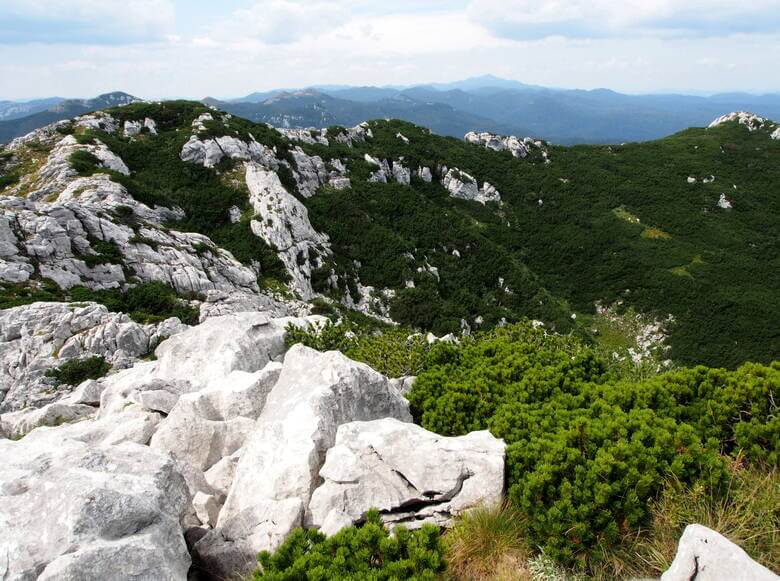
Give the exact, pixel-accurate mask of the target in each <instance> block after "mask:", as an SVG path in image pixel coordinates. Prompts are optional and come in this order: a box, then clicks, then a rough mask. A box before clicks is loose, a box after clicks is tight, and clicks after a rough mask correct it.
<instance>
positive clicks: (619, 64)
mask: <svg viewBox="0 0 780 581" xmlns="http://www.w3.org/2000/svg"><path fill="white" fill-rule="evenodd" d="M147 2H151V0H123V1H122V2H121V3H118V2H113V1H108V0H101V1H100V2H98V0H73V1H72V2H65V1H64V0H63V1H62V2H55V1H54V0H40V2H39V5H34V4H33V3H32V2H29V3H28V2H25V3H24V6H25V7H26V6H27V5H28V4H29V5H30V6H33V7H34V8H31V9H30V10H28V11H27V12H25V15H26V16H25V17H26V18H31V14H32V12H31V10H33V9H34V10H37V11H39V12H40V11H45V8H46V6H50V7H51V11H50V12H51V14H50V17H51V18H50V20H52V19H57V18H60V19H61V18H66V17H68V18H71V19H76V18H81V19H87V24H88V25H89V26H90V27H92V28H100V29H101V30H108V31H112V32H111V34H114V33H115V31H117V30H120V29H123V28H127V29H128V30H135V32H134V33H133V35H131V37H133V38H141V36H142V34H143V33H144V31H147V32H146V37H145V38H146V39H147V41H146V42H136V43H135V44H131V45H128V44H122V43H121V42H119V41H115V42H114V43H113V44H112V43H110V42H108V41H105V42H103V43H99V42H96V41H95V40H94V38H92V39H87V40H85V41H83V42H81V43H77V42H73V43H71V44H65V45H63V44H57V45H47V44H34V45H29V44H26V45H19V46H14V45H13V44H9V43H6V44H5V45H2V41H0V78H2V79H3V80H4V82H3V83H2V89H1V90H2V94H0V98H7V97H11V98H20V97H35V96H47V95H51V94H61V95H64V96H90V95H95V94H98V93H101V92H106V91H109V90H118V89H122V90H126V91H128V92H130V93H133V94H136V95H138V96H140V97H147V98H156V97H197V98H199V97H203V96H206V95H213V96H216V97H232V96H239V95H242V94H247V93H250V92H252V91H256V90H266V89H272V88H280V87H302V86H308V85H313V84H342V83H344V84H377V85H383V84H413V83H424V82H432V81H451V80H455V79H459V78H464V77H468V76H474V75H481V74H485V73H492V74H496V75H500V76H504V77H509V78H515V79H519V80H522V81H525V82H528V83H533V84H540V85H548V86H558V87H579V88H592V87H599V86H602V87H610V88H614V89H616V90H623V91H631V92H640V91H652V90H658V89H679V90H684V89H698V90H704V91H707V90H734V89H743V90H753V91H756V90H764V91H766V90H775V91H776V90H779V89H780V85H778V82H780V81H778V79H777V78H776V77H773V76H772V75H768V74H766V71H768V70H774V68H776V66H777V62H780V37H779V36H778V34H774V33H761V34H758V33H750V34H740V33H738V34H735V33H733V30H732V31H726V32H724V33H721V34H720V35H719V36H717V37H709V36H707V35H704V34H702V33H701V27H700V30H699V31H698V32H697V33H696V34H680V33H676V31H678V30H679V29H680V27H681V26H682V25H685V26H689V25H688V24H686V23H687V22H688V21H689V20H690V19H692V18H693V17H694V16H696V17H698V18H700V19H709V20H710V21H711V22H715V23H722V22H723V21H724V20H726V19H727V16H726V15H727V14H733V15H735V16H734V19H735V21H736V22H737V23H741V24H740V25H739V26H740V27H742V28H746V27H747V25H746V24H745V21H746V20H748V16H747V15H750V14H752V15H754V16H755V14H758V13H760V12H761V11H762V10H763V13H761V14H762V16H763V20H764V21H771V19H772V18H775V16H776V14H775V12H778V14H780V11H774V10H772V8H773V7H774V6H777V4H778V2H780V0H756V2H757V3H758V6H759V8H758V9H756V10H758V11H759V12H753V10H754V9H753V8H752V6H753V5H752V4H751V6H749V7H743V6H740V5H739V4H735V5H734V6H732V5H731V4H727V3H726V2H724V1H722V0H711V1H709V2H704V0H678V1H677V2H672V1H671V0H668V1H663V0H643V1H641V2H640V1H639V0H624V2H623V3H617V2H607V1H606V0H591V1H590V2H587V3H586V2H585V1H584V0H580V1H575V0H569V1H564V0H545V1H542V0H536V1H534V2H531V1H530V0H459V1H452V2H451V1H448V0H414V1H413V0H400V1H399V2H395V3H393V4H390V3H382V4H380V3H378V2H373V1H369V0H311V1H309V2H303V1H302V0H257V1H255V2H252V3H250V4H249V6H248V7H245V8H242V9H240V10H234V11H233V12H229V11H226V10H225V9H224V8H223V6H222V5H220V6H216V5H209V8H208V11H207V12H204V11H203V10H199V9H198V8H197V5H198V4H201V3H200V2H192V3H191V4H190V0H188V1H187V2H186V3H184V2H183V0H182V3H181V4H179V5H180V6H185V7H189V6H192V9H191V10H188V11H187V12H184V10H181V11H180V14H179V15H178V17H179V22H178V23H177V22H176V18H175V16H176V15H175V14H174V13H173V6H172V4H171V2H170V1H162V2H154V3H153V4H154V6H155V9H154V10H148V6H147V9H146V11H144V10H142V9H141V8H142V7H143V6H144V5H146V3H147ZM705 3H706V4H707V5H708V6H710V9H709V10H708V11H704V10H703V9H702V6H703V5H704V4H705ZM62 4H70V5H71V6H72V7H74V12H73V14H72V15H70V16H68V14H66V12H67V11H64V9H63V8H62ZM467 5H468V8H467ZM8 6H15V7H16V8H17V9H18V8H19V6H22V3H21V2H16V1H15V0H14V1H12V2H10V3H8V2H6V1H5V0H0V36H1V35H2V30H3V15H4V14H5V13H6V12H4V11H6V10H7V7H8ZM202 6H203V5H202V4H201V7H202ZM761 7H763V8H761ZM76 8H77V9H76ZM91 8H94V9H95V10H96V12H94V13H90V9H91ZM729 11H733V12H729ZM18 12H19V10H17V13H18ZM110 12H112V13H111V14H109V13H110ZM147 12H150V13H151V15H150V14H147ZM737 12H738V13H739V15H736V14H737ZM90 14H91V15H90ZM16 17H17V18H18V17H19V15H18V14H17V16H16ZM101 19H102V20H101ZM756 20H758V19H757V18H756ZM184 21H186V22H187V24H186V25H183V24H182V23H183V22H184ZM87 24H82V27H84V26H87ZM712 26H714V25H712ZM735 26H736V25H735ZM90 30H91V29H90ZM529 30H532V32H527V31H529ZM713 30H714V29H713ZM36 31H37V32H35V33H34V34H38V35H39V36H40V35H41V34H42V33H41V32H40V27H37V25H36ZM670 31H675V34H671V33H670ZM103 34H104V36H105V34H106V33H105V32H103ZM713 34H714V33H713ZM116 35H117V36H118V37H119V38H121V35H120V33H119V32H116ZM149 40H153V41H154V42H149ZM681 55H683V58H681ZM721 63H722V65H721ZM7 79H11V81H10V82H9V81H7Z"/></svg>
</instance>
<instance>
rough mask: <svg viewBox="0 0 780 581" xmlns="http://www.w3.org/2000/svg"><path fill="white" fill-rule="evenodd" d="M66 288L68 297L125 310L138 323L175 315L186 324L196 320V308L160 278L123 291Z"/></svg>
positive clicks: (112, 308) (155, 320)
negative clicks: (158, 280) (159, 280)
mask: <svg viewBox="0 0 780 581" xmlns="http://www.w3.org/2000/svg"><path fill="white" fill-rule="evenodd" d="M69 292H70V300H73V301H95V302H98V303H101V304H104V305H106V307H108V309H109V310H111V311H116V312H123V313H128V314H129V315H130V316H131V317H132V318H133V319H134V320H136V321H138V322H139V323H156V322H159V321H163V320H165V319H167V318H169V317H178V318H179V320H181V322H182V323H186V324H188V325H194V324H196V323H197V322H198V310H197V309H196V308H194V307H191V306H189V305H188V304H187V303H186V302H184V301H183V300H182V299H180V298H179V297H178V296H177V294H176V291H175V290H173V289H172V288H171V287H169V286H168V285H166V284H163V283H161V282H147V283H143V284H139V285H136V286H134V287H131V288H130V289H128V290H127V291H126V292H124V293H123V292H121V291H118V290H103V291H93V290H90V289H87V288H85V287H75V288H72V289H70V291H69Z"/></svg>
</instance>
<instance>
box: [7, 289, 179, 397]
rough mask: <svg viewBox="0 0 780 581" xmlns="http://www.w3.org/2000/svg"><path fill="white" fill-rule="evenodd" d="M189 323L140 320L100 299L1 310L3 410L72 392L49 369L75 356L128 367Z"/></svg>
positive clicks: (37, 304) (171, 320) (170, 320)
mask: <svg viewBox="0 0 780 581" xmlns="http://www.w3.org/2000/svg"><path fill="white" fill-rule="evenodd" d="M184 328H186V326H185V325H182V324H181V323H180V322H179V320H178V319H169V320H167V321H164V322H162V323H159V324H156V325H140V324H138V323H136V322H135V321H133V320H131V319H130V318H129V317H128V316H127V315H125V314H124V313H111V312H109V311H108V309H107V308H106V307H105V306H103V305H99V304H95V303H82V304H70V303H33V304H31V305H25V306H21V307H15V308H13V309H6V310H3V311H0V411H3V412H10V411H19V410H22V409H24V408H26V407H41V406H42V405H44V404H47V403H52V402H53V401H56V400H58V399H60V398H61V397H63V396H64V395H66V394H67V393H68V389H67V388H63V387H59V388H57V387H56V386H55V383H54V382H53V380H52V379H50V378H47V377H46V372H47V371H49V370H51V369H53V368H55V367H58V366H60V365H62V364H63V363H64V362H66V361H69V360H71V359H79V358H84V357H90V356H100V357H104V358H105V359H106V361H108V362H109V363H110V364H112V365H113V366H115V367H120V368H121V367H126V366H128V365H130V364H131V363H132V362H134V361H135V360H137V359H138V358H139V357H141V356H143V355H146V354H147V353H149V352H150V351H151V350H152V349H153V347H154V346H155V345H156V344H157V343H159V342H160V341H162V340H163V339H165V338H167V337H170V336H171V335H174V334H176V333H178V332H180V331H181V330H182V329H184Z"/></svg>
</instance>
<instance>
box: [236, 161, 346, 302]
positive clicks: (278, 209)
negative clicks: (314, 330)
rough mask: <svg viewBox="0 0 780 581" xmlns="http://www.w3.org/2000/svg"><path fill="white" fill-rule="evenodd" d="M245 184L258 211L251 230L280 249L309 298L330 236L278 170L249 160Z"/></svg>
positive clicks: (299, 289) (298, 288)
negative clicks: (311, 217)
mask: <svg viewBox="0 0 780 581" xmlns="http://www.w3.org/2000/svg"><path fill="white" fill-rule="evenodd" d="M246 185H247V187H248V188H249V201H250V203H251V204H252V207H253V209H254V211H255V213H256V214H257V219H255V220H252V223H251V226H252V232H254V233H255V235H257V236H259V237H260V238H262V239H263V240H264V241H265V242H266V244H268V245H269V246H271V248H275V249H276V250H277V252H278V253H279V258H280V259H281V260H282V262H283V263H284V265H285V267H286V268H287V271H288V272H289V273H290V275H291V276H292V279H293V281H292V287H293V288H294V289H295V291H296V292H297V293H298V294H299V295H300V296H301V298H303V299H310V298H311V297H313V296H314V290H313V289H312V286H311V273H312V270H313V269H314V268H316V267H318V266H320V264H321V258H320V257H321V256H323V257H324V256H328V255H330V253H331V250H330V242H329V240H328V237H327V236H326V235H325V234H320V233H319V232H317V231H316V230H315V229H314V227H313V226H312V225H311V222H310V221H309V213H308V210H307V209H306V206H304V205H303V204H302V203H301V202H299V201H298V200H297V199H296V198H295V197H294V196H293V195H292V194H290V193H289V192H288V191H287V190H286V189H285V188H284V186H283V185H282V183H281V182H280V181H279V176H278V175H277V174H276V173H275V172H273V171H271V170H267V169H265V168H263V167H262V166H260V165H258V164H247V167H246Z"/></svg>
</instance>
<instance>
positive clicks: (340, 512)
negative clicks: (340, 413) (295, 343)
mask: <svg viewBox="0 0 780 581" xmlns="http://www.w3.org/2000/svg"><path fill="white" fill-rule="evenodd" d="M505 448H506V445H505V444H504V442H503V440H499V439H497V438H495V437H493V436H492V435H491V434H490V432H487V431H482V432H472V433H470V434H468V435H466V436H460V437H444V436H439V435H437V434H434V433H432V432H429V431H427V430H425V429H424V428H421V427H420V426H417V425H415V424H411V423H407V422H401V421H399V420H397V419H395V418H384V419H380V420H374V421H369V422H351V423H349V424H344V425H342V426H340V427H339V429H338V432H337V434H336V444H335V445H334V446H333V447H332V448H331V449H330V450H328V454H327V458H326V460H325V464H324V465H323V467H322V469H321V470H320V474H319V475H320V478H321V479H322V480H323V484H321V485H320V486H319V487H318V488H317V489H316V490H315V491H314V494H313V495H312V498H311V502H310V503H309V509H308V512H307V521H308V523H309V524H311V525H312V526H315V527H318V528H319V529H320V530H321V531H322V532H324V533H325V534H327V535H332V534H335V533H336V532H338V531H339V530H341V529H342V528H344V527H347V526H350V525H352V524H355V523H358V522H361V521H362V520H363V519H364V518H365V515H366V513H367V512H368V510H369V509H371V508H372V507H373V508H377V509H378V510H379V511H380V514H381V515H382V518H383V520H384V521H385V522H387V523H390V524H405V525H407V526H411V527H412V528H416V527H418V526H421V525H422V524H423V523H433V524H437V525H441V526H446V525H447V524H449V521H450V519H451V518H452V517H453V516H456V515H458V514H460V513H462V512H464V511H466V510H468V509H469V508H473V507H475V506H476V505H478V504H481V503H487V504H492V503H497V502H500V500H501V498H502V497H503V474H504V450H505Z"/></svg>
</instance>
